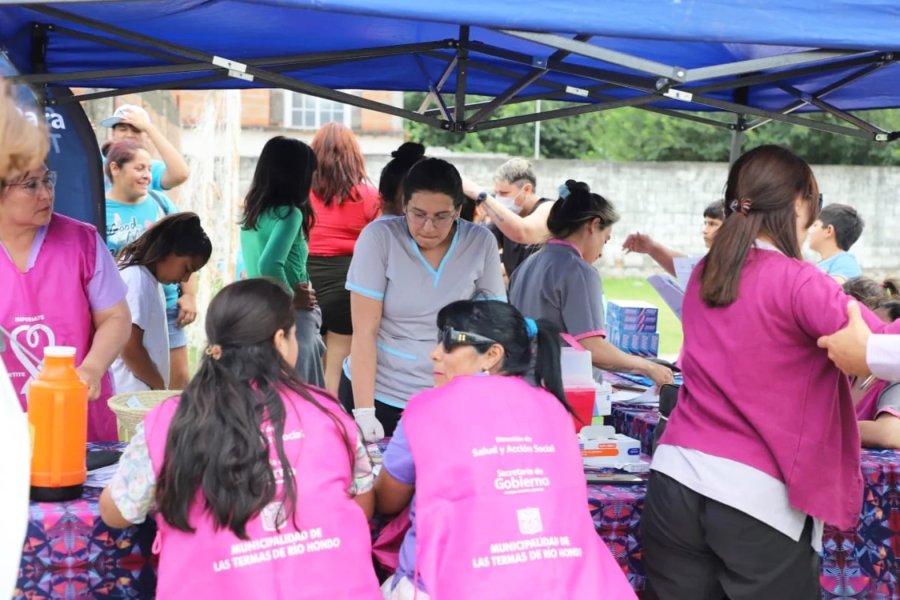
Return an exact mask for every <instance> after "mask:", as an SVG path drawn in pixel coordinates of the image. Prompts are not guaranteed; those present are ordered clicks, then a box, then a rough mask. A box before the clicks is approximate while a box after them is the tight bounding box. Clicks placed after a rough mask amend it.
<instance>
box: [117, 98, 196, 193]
mask: <svg viewBox="0 0 900 600" xmlns="http://www.w3.org/2000/svg"><path fill="white" fill-rule="evenodd" d="M122 121H123V122H125V123H128V124H129V125H133V126H134V127H136V128H137V129H139V130H140V131H143V132H146V134H147V137H148V138H150V141H151V142H153V145H154V146H155V147H156V151H157V152H159V158H160V159H161V160H162V161H163V163H165V165H166V170H165V172H163V176H162V179H161V181H160V185H161V186H162V188H163V189H164V190H171V189H172V188H173V187H176V186H179V185H181V184H182V183H184V182H185V181H187V178H188V175H190V169H188V164H187V162H186V161H185V160H184V157H183V156H182V155H181V152H179V151H178V150H177V149H176V148H175V146H173V145H172V143H171V142H170V141H169V140H167V139H166V136H164V135H163V134H162V132H160V130H159V129H157V127H156V125H154V124H153V123H152V122H150V121H149V120H148V119H145V118H144V117H143V116H142V115H140V114H138V113H134V112H130V111H129V112H128V113H127V115H126V117H125V118H123V119H122Z"/></svg>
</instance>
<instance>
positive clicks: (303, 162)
mask: <svg viewBox="0 0 900 600" xmlns="http://www.w3.org/2000/svg"><path fill="white" fill-rule="evenodd" d="M317 164H318V163H317V161H316V154H315V152H313V150H312V148H310V147H309V146H307V145H306V144H304V143H303V142H301V141H300V140H295V139H294V138H289V137H284V136H283V135H278V136H275V137H273V138H272V139H270V140H269V141H268V142H266V145H265V146H263V149H262V152H260V153H259V160H257V161H256V171H254V172H253V181H252V183H251V184H250V191H248V192H247V197H246V198H244V216H243V218H242V219H241V225H242V226H243V227H244V228H245V229H256V222H257V221H258V220H259V217H260V215H262V213H264V212H265V211H266V210H269V209H272V210H274V211H276V212H275V215H276V216H277V217H279V218H285V217H287V214H288V210H289V209H291V208H294V207H296V208H298V209H299V210H300V214H302V215H303V235H305V236H306V237H307V239H308V238H309V230H310V229H312V226H313V224H314V223H315V215H314V214H313V209H312V205H311V204H310V202H309V189H310V186H311V185H312V178H313V173H314V172H315V170H316V165H317Z"/></svg>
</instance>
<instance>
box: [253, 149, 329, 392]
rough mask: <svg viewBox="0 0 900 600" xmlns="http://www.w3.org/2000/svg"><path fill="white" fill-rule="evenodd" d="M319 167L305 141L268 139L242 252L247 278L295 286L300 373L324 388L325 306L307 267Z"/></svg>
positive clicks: (258, 167) (259, 163)
mask: <svg viewBox="0 0 900 600" xmlns="http://www.w3.org/2000/svg"><path fill="white" fill-rule="evenodd" d="M315 170H316V155H315V153H314V152H313V151H312V148H310V147H309V146H307V145H306V144H304V143H303V142H301V141H300V140H295V139H293V138H288V137H284V136H276V137H273V138H272V139H270V140H269V141H268V142H266V145H265V146H263V149H262V152H261V153H260V155H259V160H258V161H257V163H256V171H255V172H254V173H253V182H252V183H251V184H250V191H248V192H247V198H246V199H245V202H244V217H243V219H242V221H241V251H242V253H243V255H244V267H245V268H246V269H247V276H248V277H272V278H274V279H277V280H278V281H280V282H281V283H283V284H284V285H286V286H287V288H288V289H289V290H293V292H294V308H295V309H296V310H297V342H298V343H299V344H300V352H299V355H298V359H297V372H298V373H299V374H300V377H301V378H302V379H303V381H305V382H307V383H311V384H313V385H317V386H319V387H323V386H324V385H325V373H324V370H323V367H322V354H323V352H324V351H325V345H324V344H323V343H322V336H321V334H320V333H319V329H320V328H321V326H322V311H321V309H320V308H319V307H318V305H317V303H316V299H315V295H314V294H312V288H311V287H310V285H309V274H308V273H307V270H306V260H307V255H308V254H309V246H308V244H307V240H308V239H309V232H310V229H311V228H312V226H313V224H314V222H315V217H314V213H313V209H312V206H311V205H310V202H309V189H310V185H311V184H312V177H313V173H314V172H315Z"/></svg>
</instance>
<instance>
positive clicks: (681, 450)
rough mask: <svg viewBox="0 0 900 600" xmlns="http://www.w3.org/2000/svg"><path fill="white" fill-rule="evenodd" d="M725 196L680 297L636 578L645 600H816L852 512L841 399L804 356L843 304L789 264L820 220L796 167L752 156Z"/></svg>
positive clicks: (829, 285) (785, 157)
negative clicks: (822, 563) (674, 356)
mask: <svg viewBox="0 0 900 600" xmlns="http://www.w3.org/2000/svg"><path fill="white" fill-rule="evenodd" d="M725 193H726V196H725V198H726V200H725V206H726V209H725V210H726V219H725V222H724V224H723V225H722V228H721V229H720V230H719V232H718V233H717V234H716V237H715V239H714V240H713V243H712V247H711V249H710V251H709V254H708V255H707V256H706V258H704V259H703V261H702V262H701V263H700V265H698V267H697V268H696V269H694V272H693V275H692V276H691V279H690V282H689V284H688V287H687V290H686V292H685V296H684V319H683V325H684V349H683V353H682V359H681V360H682V362H681V366H682V370H683V372H684V385H683V386H682V387H681V389H680V393H679V396H678V406H677V407H676V408H675V410H674V412H673V413H672V415H671V417H670V418H669V422H668V426H667V427H666V431H665V433H664V434H663V436H662V439H661V443H660V445H659V446H658V448H657V450H656V453H655V454H654V457H653V465H652V470H653V472H652V475H651V477H650V483H649V489H648V492H647V499H646V503H645V505H644V512H643V514H642V516H641V533H642V536H643V541H644V550H645V555H644V556H645V562H644V564H645V568H646V570H647V575H648V578H649V585H650V587H651V588H652V591H653V593H655V594H656V596H658V597H660V598H719V597H728V598H732V599H734V600H739V599H751V598H771V599H782V598H783V599H794V598H818V597H819V596H820V595H821V590H820V588H819V558H818V554H817V550H819V549H821V536H822V524H823V522H827V523H829V524H831V525H834V526H836V527H838V528H839V529H847V528H851V527H854V526H855V524H856V521H857V519H858V517H859V508H860V502H861V500H862V479H861V477H860V471H859V453H860V450H859V431H858V429H857V426H856V417H855V414H854V408H853V401H852V399H851V395H850V387H849V384H848V382H847V378H846V377H845V376H844V375H843V374H842V373H841V372H840V371H839V370H838V369H837V367H835V366H834V365H833V364H832V363H831V361H829V360H828V355H827V352H826V351H825V350H822V349H820V348H818V347H817V345H816V340H817V338H819V337H820V336H822V335H825V334H830V333H832V332H834V331H837V330H838V329H840V328H841V327H843V325H844V324H845V323H846V321H847V314H846V307H847V297H846V296H845V295H844V293H843V291H842V290H841V288H840V286H839V285H837V284H836V283H835V282H834V281H833V280H832V279H831V278H829V277H827V276H825V275H824V274H823V273H822V272H821V271H819V270H818V269H817V268H816V267H815V265H811V264H808V263H805V262H803V260H802V256H801V252H800V247H801V245H802V243H803V240H804V238H805V236H806V232H807V229H808V228H809V226H810V225H811V224H812V223H813V221H815V220H816V218H817V215H818V213H819V210H820V205H819V190H818V186H817V184H816V180H815V177H814V176H813V173H812V170H811V169H810V168H809V165H807V164H806V163H805V162H804V161H803V160H802V159H801V158H799V157H798V156H796V155H794V154H793V153H792V152H791V151H789V150H787V149H784V148H780V147H777V146H761V147H759V148H756V149H754V150H751V151H749V152H747V153H746V154H744V155H743V156H742V157H740V158H739V159H738V160H737V161H736V162H735V163H734V165H732V167H731V171H730V173H729V175H728V183H727V186H726V189H725ZM865 312H866V314H865V318H866V319H867V321H868V323H869V324H870V325H872V326H875V327H876V330H878V329H880V327H879V326H878V325H879V322H878V319H877V317H875V316H874V315H873V314H872V313H870V312H868V311H865ZM881 326H882V327H883V324H881Z"/></svg>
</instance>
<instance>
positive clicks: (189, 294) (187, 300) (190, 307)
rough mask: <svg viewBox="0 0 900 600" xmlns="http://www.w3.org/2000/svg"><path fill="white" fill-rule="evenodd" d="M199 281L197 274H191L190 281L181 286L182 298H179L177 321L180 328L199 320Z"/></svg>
mask: <svg viewBox="0 0 900 600" xmlns="http://www.w3.org/2000/svg"><path fill="white" fill-rule="evenodd" d="M197 279H198V276H197V274H196V273H191V276H190V277H189V278H188V280H187V281H185V282H184V283H182V284H181V296H180V297H179V298H178V318H177V321H176V324H177V325H178V326H179V327H184V326H185V325H190V324H191V323H193V322H194V319H196V318H197Z"/></svg>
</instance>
